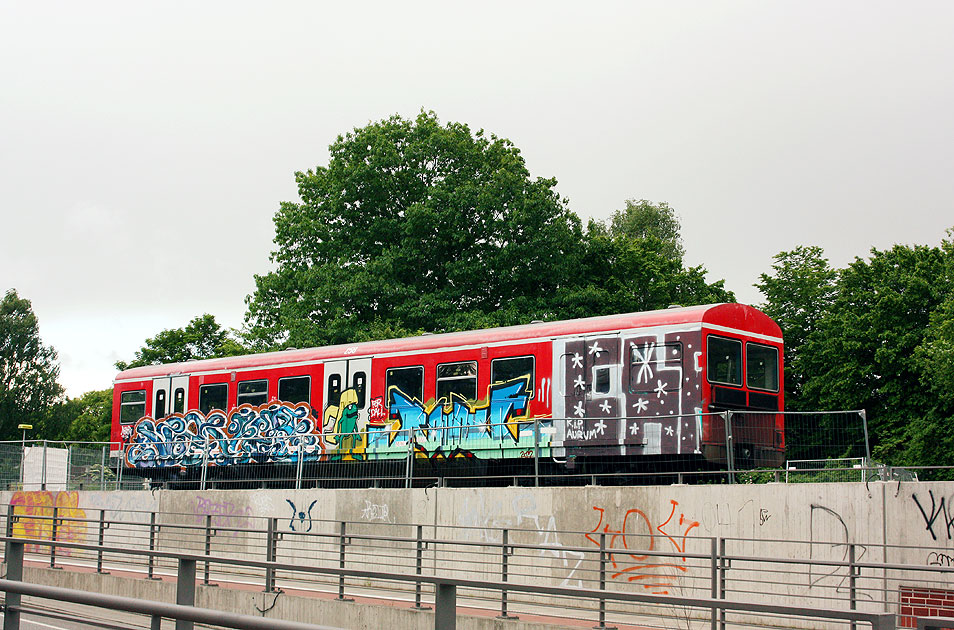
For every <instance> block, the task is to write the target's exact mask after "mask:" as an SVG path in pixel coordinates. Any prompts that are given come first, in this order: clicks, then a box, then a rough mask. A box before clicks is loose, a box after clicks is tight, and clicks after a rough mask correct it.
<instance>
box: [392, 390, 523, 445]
mask: <svg viewBox="0 0 954 630" xmlns="http://www.w3.org/2000/svg"><path fill="white" fill-rule="evenodd" d="M529 392H530V377H529V376H523V377H520V378H515V379H513V380H510V381H506V382H504V383H495V384H493V385H491V386H490V389H489V392H488V395H487V401H486V402H483V403H471V402H470V401H468V400H465V399H464V398H462V397H461V396H459V395H457V394H451V398H450V400H447V399H445V398H441V399H439V400H437V401H435V402H433V403H431V404H429V405H424V404H423V403H422V402H421V401H419V400H417V399H415V398H413V397H411V396H408V395H407V394H405V393H404V392H402V391H400V390H399V389H397V388H396V387H392V388H391V389H390V391H389V392H388V398H389V400H390V405H389V409H390V418H391V435H390V440H391V442H393V441H394V439H395V437H397V435H398V433H399V432H400V431H408V430H411V431H418V430H419V431H420V432H421V433H422V434H423V436H424V437H425V438H427V437H428V436H429V432H434V433H436V434H438V441H439V442H440V443H441V444H449V443H454V442H457V441H460V440H464V439H467V438H471V437H485V436H486V437H490V438H491V439H494V440H501V439H503V438H504V437H510V439H511V440H513V442H514V443H515V444H516V443H517V442H519V440H520V430H521V424H526V423H528V422H531V421H532V418H529V417H528V416H527V404H528V402H529V400H530V393H529Z"/></svg>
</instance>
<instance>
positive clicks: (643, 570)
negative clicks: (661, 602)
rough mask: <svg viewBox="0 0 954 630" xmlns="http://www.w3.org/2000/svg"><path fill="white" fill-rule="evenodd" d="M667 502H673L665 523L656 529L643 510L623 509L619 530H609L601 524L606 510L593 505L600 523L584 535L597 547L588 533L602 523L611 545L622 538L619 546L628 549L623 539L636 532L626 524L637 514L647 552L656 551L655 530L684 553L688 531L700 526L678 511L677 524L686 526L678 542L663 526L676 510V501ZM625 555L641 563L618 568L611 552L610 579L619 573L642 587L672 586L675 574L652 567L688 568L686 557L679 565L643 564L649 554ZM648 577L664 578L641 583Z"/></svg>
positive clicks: (615, 545) (594, 531)
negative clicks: (642, 526) (641, 522)
mask: <svg viewBox="0 0 954 630" xmlns="http://www.w3.org/2000/svg"><path fill="white" fill-rule="evenodd" d="M670 504H671V505H672V510H671V511H670V512H669V518H667V519H666V520H665V522H663V523H661V524H660V525H658V526H656V527H655V528H654V527H653V525H652V523H651V522H650V520H649V517H648V516H646V514H645V513H644V512H643V511H642V510H637V509H631V510H626V514H625V515H624V516H623V526H622V527H621V528H620V529H610V526H609V525H603V518H604V516H605V514H606V511H605V510H604V509H603V508H600V507H596V506H593V509H594V510H596V511H597V512H599V514H600V521H599V523H597V524H596V527H594V528H593V529H592V530H591V531H590V533H588V534H585V536H586V538H587V540H589V541H590V542H591V543H593V544H594V545H596V546H597V547H599V546H600V542H599V540H598V539H596V538H594V537H593V536H592V535H591V534H594V533H598V532H600V527H601V526H602V528H603V529H602V533H604V534H612V537H611V538H610V541H609V547H610V548H614V549H615V548H617V544H616V543H617V539H619V540H620V541H621V546H622V547H623V549H626V550H627V551H628V550H629V546H628V544H627V542H626V537H627V536H635V535H636V533H635V532H634V531H631V530H632V526H631V525H630V523H629V519H630V517H631V516H634V515H636V516H638V517H640V518H641V519H642V521H643V523H644V524H645V528H646V532H647V534H648V535H649V548H648V551H654V550H655V548H656V537H657V536H656V534H655V533H654V532H658V533H659V534H662V535H663V536H664V537H665V538H666V540H668V541H669V542H670V543H671V544H672V546H673V547H674V548H675V549H676V551H680V552H682V553H686V538H687V537H688V535H689V532H690V531H691V530H692V529H693V528H695V527H699V522H698V521H691V520H689V519H687V518H686V516H685V514H681V513H680V514H679V525H680V527H685V529H684V530H683V531H682V533H681V538H682V540H681V543H680V541H678V540H677V539H676V538H674V537H673V536H672V535H670V534H669V533H668V532H667V531H666V530H665V529H663V528H664V527H666V526H667V525H669V523H670V522H671V521H672V520H673V516H674V515H675V513H676V506H678V505H679V502H678V501H674V500H670ZM635 520H636V522H637V523H638V522H639V520H638V519H635ZM626 555H628V556H629V557H630V558H631V559H632V560H633V561H634V562H637V563H640V564H632V563H627V564H628V566H626V567H624V568H620V566H619V563H617V561H616V556H617V554H615V553H610V554H609V559H610V563H611V564H612V565H613V568H614V569H617V571H616V573H614V574H613V575H612V579H617V578H619V577H620V576H623V575H625V576H626V580H627V581H628V582H639V584H640V586H642V587H643V588H645V589H654V588H669V587H671V586H672V585H673V581H674V580H675V579H676V576H675V575H673V576H669V575H666V574H665V573H659V572H657V571H654V569H663V570H666V569H673V570H676V571H682V572H683V573H686V572H688V570H689V569H688V567H686V566H685V562H686V557H685V556H683V557H682V564H676V563H671V562H658V563H648V564H646V563H644V562H645V561H646V560H647V559H648V558H649V555H648V554H642V555H641V554H635V553H629V554H626ZM624 562H625V561H624ZM648 579H653V580H658V579H662V580H665V581H663V582H641V580H648ZM654 593H655V594H658V595H668V594H669V591H668V590H663V591H654Z"/></svg>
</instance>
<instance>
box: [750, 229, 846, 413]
mask: <svg viewBox="0 0 954 630" xmlns="http://www.w3.org/2000/svg"><path fill="white" fill-rule="evenodd" d="M774 260H775V263H774V264H773V265H772V273H771V274H765V273H763V274H761V275H760V276H759V278H760V280H761V281H760V282H758V283H756V284H755V286H756V287H757V288H758V289H759V290H760V291H761V292H762V295H764V296H765V299H766V301H765V303H764V304H762V305H761V309H762V310H763V311H764V312H765V313H766V314H767V315H768V316H769V317H771V318H772V319H774V320H775V322H776V323H778V325H779V326H780V327H781V328H782V334H783V336H784V339H785V366H786V371H785V402H786V407H787V408H788V409H792V410H800V409H804V408H805V407H804V405H803V404H802V400H801V393H802V389H803V387H804V383H805V380H806V378H808V376H809V375H808V374H806V372H805V367H804V366H803V365H802V356H803V347H804V345H805V341H806V339H808V337H809V335H811V334H812V333H813V332H814V331H815V330H816V329H817V328H818V321H819V319H821V318H822V317H823V316H824V315H825V314H827V313H828V312H829V310H830V309H831V305H832V300H834V297H835V283H836V281H837V280H838V271H837V270H835V269H832V268H831V266H830V265H829V263H828V259H827V258H825V256H824V250H823V249H822V248H821V247H817V246H808V247H806V246H799V247H796V248H795V249H793V250H792V251H789V252H780V253H779V254H776V256H775V258H774Z"/></svg>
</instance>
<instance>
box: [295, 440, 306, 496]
mask: <svg viewBox="0 0 954 630" xmlns="http://www.w3.org/2000/svg"><path fill="white" fill-rule="evenodd" d="M304 465H305V445H304V444H303V443H302V442H301V441H299V442H298V467H297V468H296V469H295V490H300V489H301V474H302V470H303V468H304Z"/></svg>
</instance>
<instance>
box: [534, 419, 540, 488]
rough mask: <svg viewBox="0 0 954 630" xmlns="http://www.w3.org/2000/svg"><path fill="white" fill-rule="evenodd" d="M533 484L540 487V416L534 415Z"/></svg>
mask: <svg viewBox="0 0 954 630" xmlns="http://www.w3.org/2000/svg"><path fill="white" fill-rule="evenodd" d="M533 485H534V486H535V487H540V418H539V417H537V416H534V417H533Z"/></svg>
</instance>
